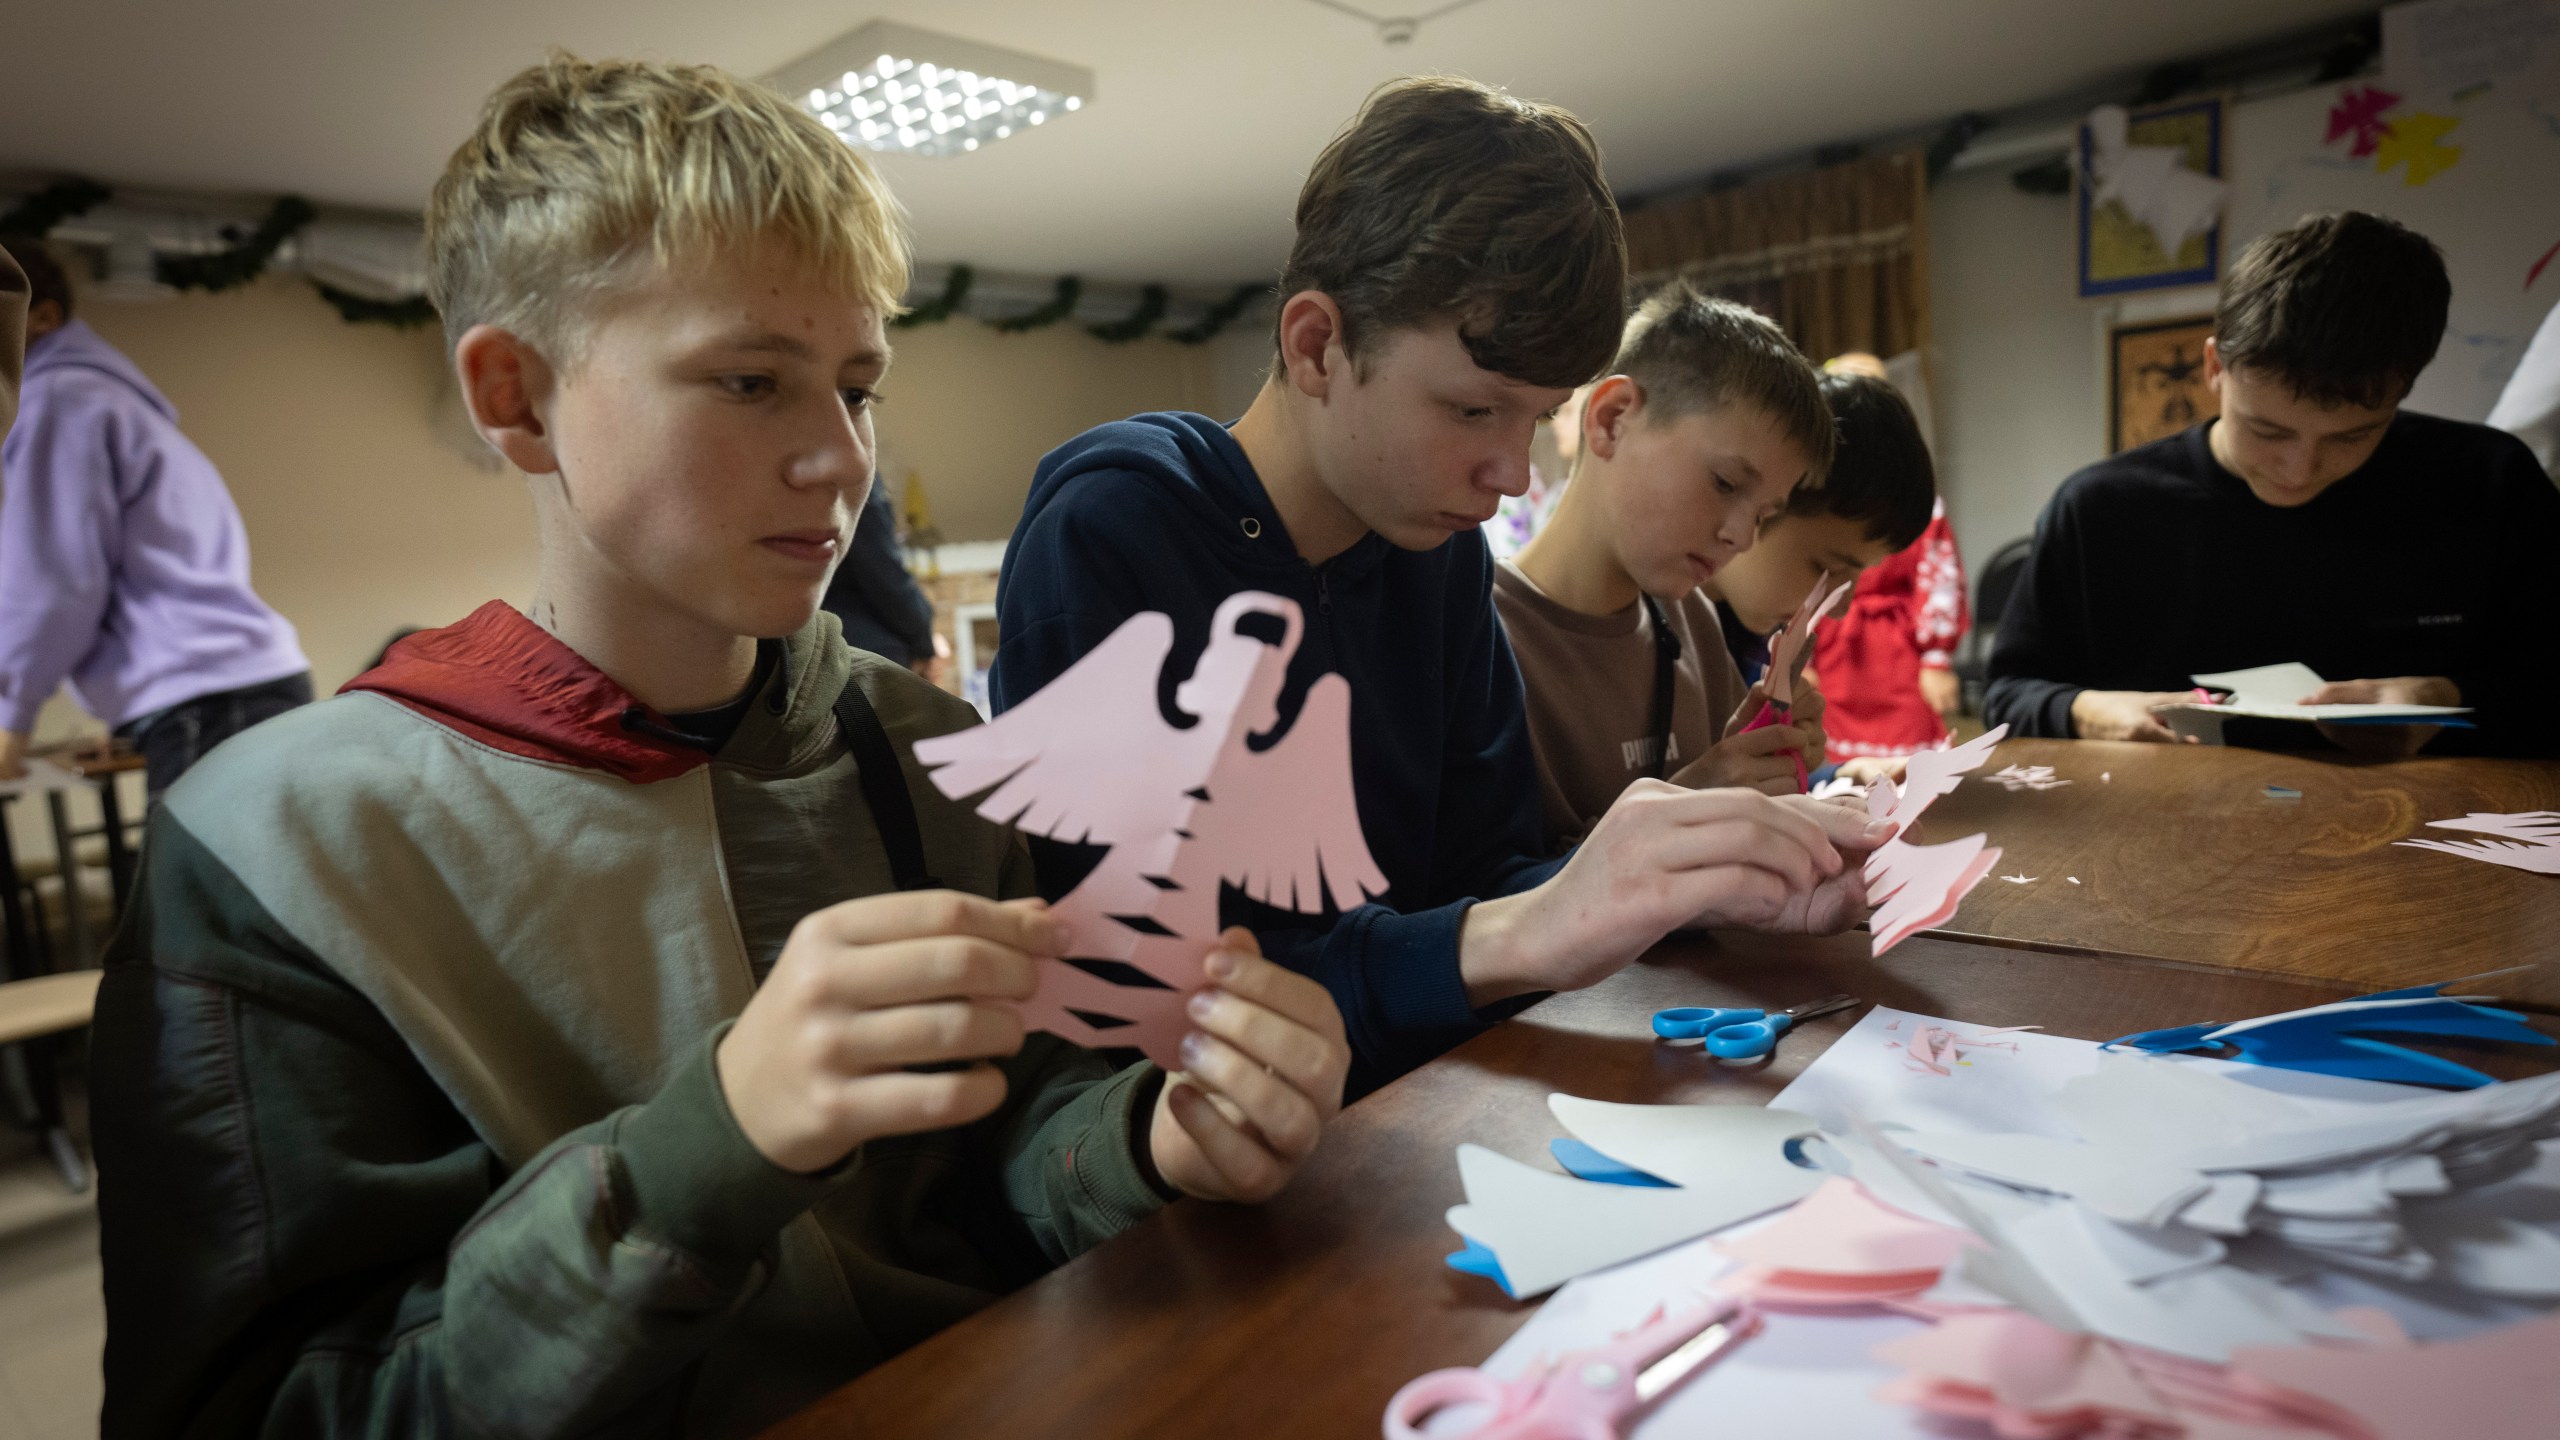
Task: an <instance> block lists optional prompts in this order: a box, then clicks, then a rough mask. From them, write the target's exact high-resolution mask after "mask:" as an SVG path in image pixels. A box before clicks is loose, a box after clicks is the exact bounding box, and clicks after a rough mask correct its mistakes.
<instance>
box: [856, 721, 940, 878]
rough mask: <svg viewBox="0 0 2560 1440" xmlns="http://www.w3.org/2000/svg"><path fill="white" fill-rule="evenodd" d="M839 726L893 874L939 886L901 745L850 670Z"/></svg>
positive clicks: (896, 876) (895, 876) (893, 875)
mask: <svg viewBox="0 0 2560 1440" xmlns="http://www.w3.org/2000/svg"><path fill="white" fill-rule="evenodd" d="M836 728H837V729H839V730H842V731H843V732H844V743H845V748H847V749H849V750H851V751H852V752H853V763H854V764H855V765H856V766H857V767H858V768H859V769H860V770H861V772H862V798H863V799H864V800H866V801H868V802H869V803H870V806H871V823H872V824H873V825H874V826H877V827H878V828H879V831H880V848H882V849H884V850H886V851H888V852H889V874H890V876H891V877H892V878H893V879H895V880H896V882H897V886H898V888H899V889H901V890H938V889H940V888H941V887H942V882H941V881H939V880H936V879H935V878H933V872H932V871H930V870H928V869H926V868H925V863H924V831H923V829H922V828H921V827H920V826H918V825H917V824H916V801H915V797H914V796H913V795H911V794H909V793H907V772H906V770H905V768H904V767H902V766H900V765H899V764H898V747H897V746H896V745H894V744H892V743H890V740H889V732H888V730H887V729H886V728H884V727H883V726H882V725H881V724H880V714H879V712H878V711H876V710H873V709H872V708H871V697H870V696H868V695H865V694H863V693H862V686H861V685H859V684H858V683H856V682H855V680H854V678H853V677H852V676H850V675H848V676H846V677H845V681H844V690H843V693H841V694H839V695H837V696H836Z"/></svg>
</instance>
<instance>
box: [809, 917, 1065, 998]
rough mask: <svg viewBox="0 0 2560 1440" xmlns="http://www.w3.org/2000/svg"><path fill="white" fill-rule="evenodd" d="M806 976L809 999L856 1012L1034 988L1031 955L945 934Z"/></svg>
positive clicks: (875, 949) (869, 951)
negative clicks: (811, 991) (810, 986)
mask: <svg viewBox="0 0 2560 1440" xmlns="http://www.w3.org/2000/svg"><path fill="white" fill-rule="evenodd" d="M833 958H834V959H835V960H836V961H837V962H838V963H834V964H823V965H818V966H814V967H812V968H811V969H810V970H809V971H807V972H805V973H806V975H807V976H808V977H809V978H808V981H807V983H809V984H811V985H813V986H814V987H816V988H815V993H814V994H813V995H812V997H811V998H812V999H815V1000H819V1001H823V1002H826V1003H830V1004H836V1005H847V1006H851V1007H853V1008H855V1009H861V1010H877V1009H882V1008H884V1007H887V1006H891V1005H916V1004H921V1003H923V1002H925V1001H930V1000H971V999H984V1000H1028V999H1030V998H1031V992H1032V991H1033V989H1035V988H1036V987H1037V986H1038V984H1039V975H1038V973H1037V971H1036V970H1035V969H1034V968H1033V963H1034V962H1033V960H1032V958H1031V957H1030V956H1028V955H1026V954H1024V953H1022V952H1021V951H1019V950H1016V949H1013V948H1011V947H1009V946H1005V945H1001V944H998V943H996V942H994V941H992V940H980V939H977V938H974V937H971V936H964V935H946V936H939V937H936V938H934V939H929V940H899V941H895V942H893V943H890V944H886V945H872V946H868V947H866V948H864V949H863V951H862V952H861V953H860V954H859V955H853V954H847V953H844V952H841V951H840V952H838V953H837V954H836V956H834V957H833Z"/></svg>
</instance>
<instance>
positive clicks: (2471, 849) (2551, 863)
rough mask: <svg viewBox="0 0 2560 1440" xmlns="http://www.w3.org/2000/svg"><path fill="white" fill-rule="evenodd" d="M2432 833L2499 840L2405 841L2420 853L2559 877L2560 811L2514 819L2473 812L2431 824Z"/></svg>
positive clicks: (2530, 812)
mask: <svg viewBox="0 0 2560 1440" xmlns="http://www.w3.org/2000/svg"><path fill="white" fill-rule="evenodd" d="M2427 828H2428V829H2431V830H2468V831H2471V832H2473V833H2475V834H2480V835H2491V836H2497V837H2500V838H2497V839H2491V840H2432V839H2418V840H2402V841H2400V842H2398V843H2400V844H2402V845H2408V846H2412V847H2414V848H2416V849H2419V850H2434V851H2439V852H2441V853H2443V854H2446V855H2460V856H2463V857H2465V858H2467V859H2472V860H2486V861H2488V862H2489V863H2490V864H2492V865H2505V866H2508V867H2510V868H2513V869H2517V870H2530V871H2533V872H2535V873H2536V874H2541V875H2560V810H2526V811H2523V812H2521V813H2518V814H2514V815H2498V814H2490V813H2485V812H2481V811H2474V812H2472V813H2471V814H2469V815H2466V816H2464V817H2462V818H2461V819H2459V820H2435V821H2430V822H2428V826H2427Z"/></svg>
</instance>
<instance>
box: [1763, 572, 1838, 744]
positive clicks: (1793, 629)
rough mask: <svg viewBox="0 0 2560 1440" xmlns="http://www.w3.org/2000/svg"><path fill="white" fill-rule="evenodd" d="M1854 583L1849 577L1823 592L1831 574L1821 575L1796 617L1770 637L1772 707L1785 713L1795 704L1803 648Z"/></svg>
mask: <svg viewBox="0 0 2560 1440" xmlns="http://www.w3.org/2000/svg"><path fill="white" fill-rule="evenodd" d="M1857 583H1858V577H1856V576H1854V575H1852V576H1850V577H1849V578H1848V579H1846V580H1843V581H1841V582H1840V583H1839V584H1838V585H1832V586H1831V588H1830V589H1829V590H1827V591H1826V590H1825V589H1823V587H1824V586H1826V585H1831V574H1830V572H1829V571H1825V572H1823V576H1822V578H1821V579H1819V580H1816V581H1815V582H1813V589H1812V590H1810V591H1808V592H1806V594H1805V597H1804V603H1803V604H1802V605H1799V606H1797V607H1796V613H1795V614H1793V615H1791V616H1789V617H1787V623H1786V624H1784V625H1781V626H1779V627H1778V633H1777V634H1775V635H1772V636H1770V637H1769V674H1768V677H1767V680H1766V683H1767V685H1768V690H1769V703H1770V704H1771V705H1774V706H1776V707H1777V708H1778V709H1781V710H1785V709H1788V708H1790V707H1792V706H1793V705H1794V704H1795V703H1796V702H1795V684H1796V673H1797V671H1799V670H1801V669H1802V668H1803V666H1802V664H1801V661H1802V659H1803V656H1804V654H1805V646H1806V645H1808V644H1810V643H1812V641H1813V627H1814V623H1815V622H1816V621H1818V620H1820V619H1821V618H1822V617H1823V616H1825V615H1828V614H1830V613H1831V611H1832V607H1834V606H1836V605H1838V604H1839V603H1840V598H1841V597H1842V596H1844V595H1846V594H1848V593H1849V589H1850V587H1851V586H1853V585H1856V584H1857Z"/></svg>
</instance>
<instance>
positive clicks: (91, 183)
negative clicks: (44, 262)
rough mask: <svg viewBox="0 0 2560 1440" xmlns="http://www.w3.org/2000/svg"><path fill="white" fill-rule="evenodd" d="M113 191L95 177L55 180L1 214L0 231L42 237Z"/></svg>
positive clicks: (0, 233) (105, 199)
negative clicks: (94, 178) (92, 178)
mask: <svg viewBox="0 0 2560 1440" xmlns="http://www.w3.org/2000/svg"><path fill="white" fill-rule="evenodd" d="M114 195H115V192H114V191H112V190H110V189H108V188H107V187H106V186H104V185H101V184H99V183H98V182H97V181H95V180H82V179H78V178H76V177H75V178H73V179H69V180H56V181H54V182H53V183H52V184H50V185H47V186H46V187H44V188H43V189H41V190H38V191H37V192H35V193H34V194H32V195H29V196H27V197H26V198H25V199H23V200H20V201H19V202H18V203H17V204H15V205H12V206H10V207H9V210H8V213H7V214H0V235H32V236H34V237H36V238H37V239H39V240H41V239H43V238H44V237H45V236H46V235H47V234H49V233H51V232H52V230H53V227H54V226H56V225H59V224H61V223H62V222H63V221H65V220H70V219H74V218H76V217H78V216H82V215H86V214H88V213H89V212H90V211H92V210H94V209H96V208H98V207H99V206H100V205H103V204H105V203H106V202H107V201H108V200H110V199H112V198H114Z"/></svg>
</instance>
